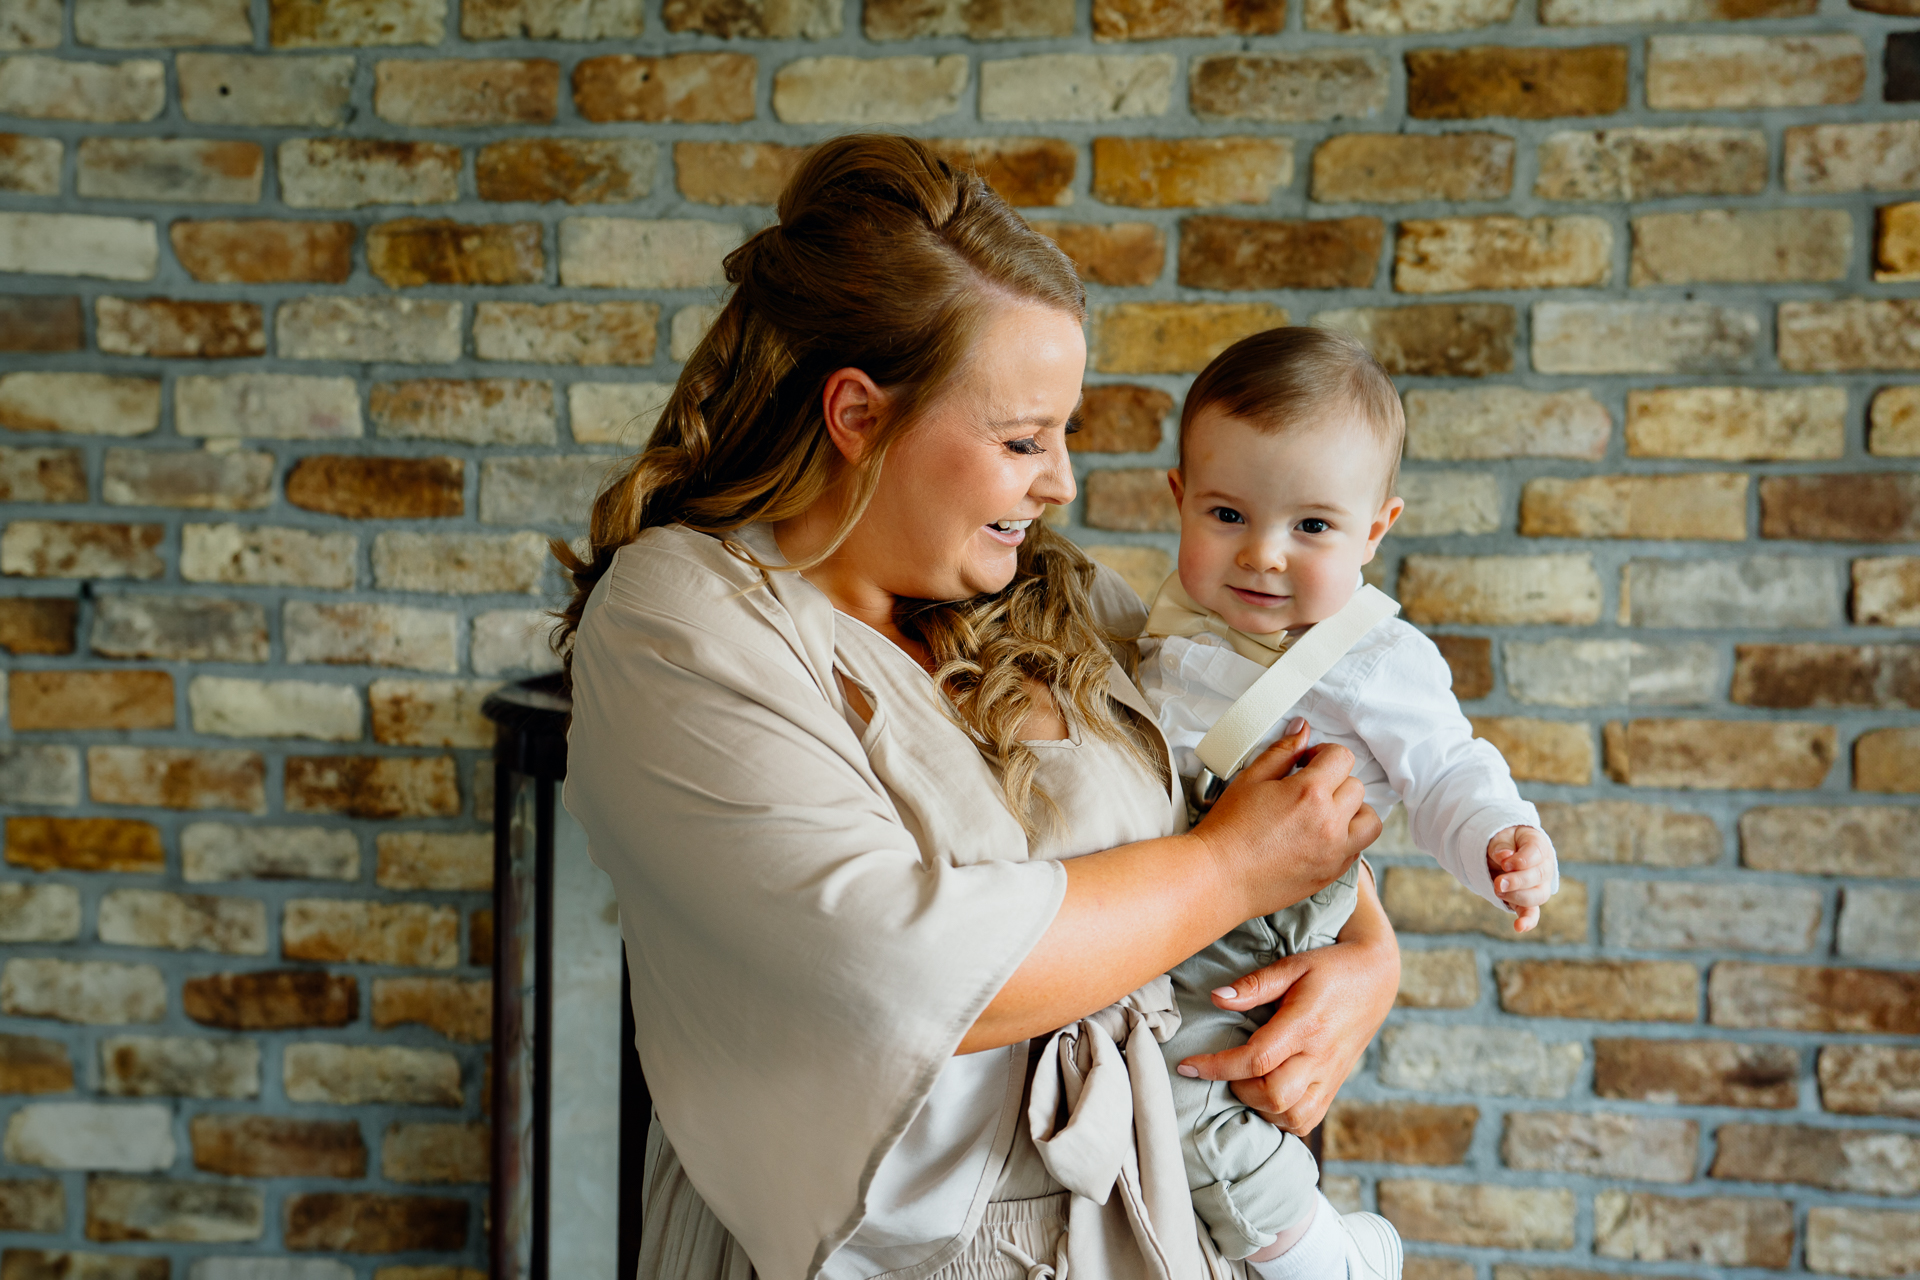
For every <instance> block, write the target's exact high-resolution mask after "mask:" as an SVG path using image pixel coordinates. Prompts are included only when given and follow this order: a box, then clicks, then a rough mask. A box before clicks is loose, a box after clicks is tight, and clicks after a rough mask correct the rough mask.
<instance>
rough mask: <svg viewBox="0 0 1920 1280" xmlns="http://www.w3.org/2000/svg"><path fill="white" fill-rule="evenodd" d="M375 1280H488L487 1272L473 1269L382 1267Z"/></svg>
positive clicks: (375, 1273)
mask: <svg viewBox="0 0 1920 1280" xmlns="http://www.w3.org/2000/svg"><path fill="white" fill-rule="evenodd" d="M373 1274H374V1277H375V1280H486V1272H484V1271H478V1270H475V1269H474V1268H472V1267H381V1268H379V1269H378V1270H376V1271H375V1272H374V1273H373Z"/></svg>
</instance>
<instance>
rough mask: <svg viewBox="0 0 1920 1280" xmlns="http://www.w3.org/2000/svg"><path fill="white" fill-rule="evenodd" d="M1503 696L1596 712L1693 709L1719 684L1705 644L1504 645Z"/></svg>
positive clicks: (1714, 655) (1718, 667) (1711, 650)
mask: <svg viewBox="0 0 1920 1280" xmlns="http://www.w3.org/2000/svg"><path fill="white" fill-rule="evenodd" d="M1505 653H1506V671H1507V692H1508V693H1509V694H1511V695H1512V697H1513V699H1514V701H1516V702H1533V703H1543V704H1545V705H1548V706H1559V707H1602V706H1614V705H1618V704H1620V703H1623V702H1633V703H1641V704H1648V705H1654V706H1698V705H1701V704H1703V703H1707V702H1711V701H1713V700H1714V699H1715V698H1716V697H1717V696H1718V694H1719V691H1720V688H1721V686H1722V685H1723V684H1724V683H1725V673H1724V671H1723V670H1722V664H1721V662H1720V655H1719V652H1718V650H1717V649H1716V648H1715V647H1714V646H1713V645H1711V644H1705V643H1700V644H1672V645H1647V644H1638V643H1635V642H1633V641H1629V640H1541V641H1525V640H1509V641H1508V642H1507V644H1506V648H1505Z"/></svg>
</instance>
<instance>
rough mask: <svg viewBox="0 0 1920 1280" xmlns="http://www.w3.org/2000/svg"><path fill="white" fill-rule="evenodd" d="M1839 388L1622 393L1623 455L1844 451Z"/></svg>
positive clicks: (1720, 457)
mask: <svg viewBox="0 0 1920 1280" xmlns="http://www.w3.org/2000/svg"><path fill="white" fill-rule="evenodd" d="M1846 414H1847V393H1846V390H1845V389H1844V388H1842V387H1786V388H1760V387H1659V388H1650V389H1646V390H1641V389H1634V390H1631V391H1628V392H1627V455H1628V456H1629V457H1635V458H1698V459H1703V460H1709V461H1725V462H1741V461H1749V460H1753V461H1772V460H1781V461H1811V460H1817V459H1822V458H1838V457H1840V456H1841V454H1842V453H1843V452H1844V451H1845V448H1846Z"/></svg>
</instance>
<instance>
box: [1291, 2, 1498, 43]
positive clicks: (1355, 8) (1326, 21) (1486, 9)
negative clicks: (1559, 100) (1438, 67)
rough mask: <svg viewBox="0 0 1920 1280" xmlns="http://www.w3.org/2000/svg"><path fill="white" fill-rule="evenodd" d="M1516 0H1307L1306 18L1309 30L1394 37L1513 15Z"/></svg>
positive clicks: (1490, 22) (1460, 27)
mask: <svg viewBox="0 0 1920 1280" xmlns="http://www.w3.org/2000/svg"><path fill="white" fill-rule="evenodd" d="M1513 8H1514V0H1442V2H1441V3H1439V4H1408V3H1406V0H1306V10H1305V13H1304V14H1303V16H1302V21H1303V23H1304V25H1305V26H1306V29H1307V30H1309V31H1337V32H1340V33H1342V34H1346V35H1368V36H1394V35H1405V34H1407V33H1409V32H1420V31H1468V30H1471V29H1473V28H1475V27H1490V26H1493V25H1495V24H1497V23H1503V22H1506V21H1507V20H1508V19H1510V18H1511V17H1513Z"/></svg>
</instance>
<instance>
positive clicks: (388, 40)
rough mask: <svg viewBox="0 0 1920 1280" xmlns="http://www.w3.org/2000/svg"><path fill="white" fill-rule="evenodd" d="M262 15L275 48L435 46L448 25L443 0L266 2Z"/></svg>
mask: <svg viewBox="0 0 1920 1280" xmlns="http://www.w3.org/2000/svg"><path fill="white" fill-rule="evenodd" d="M267 13H268V19H267V20H268V28H267V31H268V40H269V42H270V43H271V44H272V45H273V47H274V48H276V49H309V48H315V47H322V46H329V45H382V44H439V43H440V41H441V40H442V39H444V38H445V36H446V28H447V4H446V0H383V2H382V3H380V4H368V3H366V2H365V0H269V4H268V7H267Z"/></svg>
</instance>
